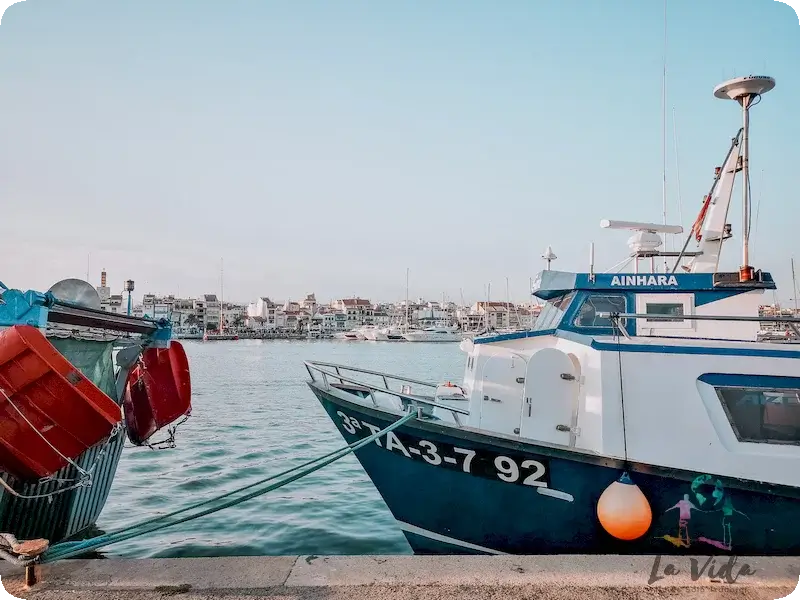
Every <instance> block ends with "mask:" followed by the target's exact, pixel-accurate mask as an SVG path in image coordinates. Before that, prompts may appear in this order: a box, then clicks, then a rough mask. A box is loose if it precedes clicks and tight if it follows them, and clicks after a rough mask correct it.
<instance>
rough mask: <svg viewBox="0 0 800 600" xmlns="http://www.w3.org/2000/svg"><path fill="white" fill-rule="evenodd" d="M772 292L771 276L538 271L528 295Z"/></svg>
mask: <svg viewBox="0 0 800 600" xmlns="http://www.w3.org/2000/svg"><path fill="white" fill-rule="evenodd" d="M754 289H768V290H774V289H776V285H775V281H774V280H773V279H772V275H771V274H769V273H765V272H763V271H756V272H755V277H754V278H753V280H752V281H746V282H742V281H739V273H674V274H673V273H594V274H590V273H569V272H566V271H541V272H540V273H539V274H538V275H537V276H536V277H535V278H534V280H533V286H532V289H531V292H532V294H533V295H534V296H535V297H537V298H540V299H542V300H550V299H552V298H557V297H559V296H563V295H564V294H567V293H569V292H573V291H593V292H598V291H607V292H620V291H628V292H641V293H654V292H655V293H658V292H683V293H686V292H709V291H722V290H725V291H727V292H730V291H741V292H746V291H750V290H754Z"/></svg>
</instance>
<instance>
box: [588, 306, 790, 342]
mask: <svg viewBox="0 0 800 600" xmlns="http://www.w3.org/2000/svg"><path fill="white" fill-rule="evenodd" d="M597 316H598V317H599V318H601V319H611V320H612V321H614V322H615V323H619V322H620V320H622V319H646V320H648V321H727V322H733V321H738V322H747V323H782V324H784V325H788V326H789V328H790V329H791V330H792V331H793V332H794V334H795V335H796V336H797V338H798V339H800V318H798V317H784V316H775V317H769V316H766V317H765V316H757V317H755V316H743V315H653V314H647V313H644V314H643V313H620V312H599V311H598V313H597ZM620 330H621V331H622V332H623V333H625V329H624V328H622V327H620ZM626 337H627V334H626Z"/></svg>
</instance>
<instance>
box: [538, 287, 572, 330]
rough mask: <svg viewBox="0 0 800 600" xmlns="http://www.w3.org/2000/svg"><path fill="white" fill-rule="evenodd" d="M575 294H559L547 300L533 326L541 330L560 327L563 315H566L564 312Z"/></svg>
mask: <svg viewBox="0 0 800 600" xmlns="http://www.w3.org/2000/svg"><path fill="white" fill-rule="evenodd" d="M574 296H575V293H574V292H570V293H569V294H566V295H565V296H559V297H558V298H553V299H551V300H548V301H547V302H545V304H544V308H543V309H542V312H541V313H539V316H538V317H537V319H536V322H535V323H534V324H533V328H534V329H535V330H538V331H541V330H543V329H555V328H556V327H558V324H559V323H561V317H563V316H564V312H565V311H566V310H567V308H569V305H570V302H572V298H573V297H574Z"/></svg>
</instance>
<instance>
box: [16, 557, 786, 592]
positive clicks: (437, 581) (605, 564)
mask: <svg viewBox="0 0 800 600" xmlns="http://www.w3.org/2000/svg"><path fill="white" fill-rule="evenodd" d="M704 567H705V568H704ZM36 575H37V578H38V582H37V583H36V585H35V586H34V587H32V588H30V589H26V588H25V587H24V578H23V573H22V571H21V570H20V569H19V568H14V567H11V566H10V565H7V564H4V565H2V566H0V577H2V584H3V586H4V587H5V588H6V590H7V591H8V592H10V593H11V594H12V595H14V596H16V597H18V598H26V599H27V598H32V599H33V598H35V599H39V600H51V599H52V600H56V599H58V600H61V599H69V600H84V599H86V600H94V599H100V598H113V599H115V600H150V599H156V598H159V599H163V598H168V597H174V596H178V597H179V598H180V600H200V599H209V598H217V597H224V598H226V599H228V600H234V599H235V598H238V597H241V598H248V599H252V598H253V597H261V598H274V599H281V600H289V599H292V600H295V599H297V600H302V599H316V600H323V599H324V600H340V599H341V600H362V599H363V600H372V599H376V600H387V599H391V598H404V599H405V598H410V599H420V600H428V599H430V600H461V599H464V600H466V599H467V598H469V599H470V600H477V599H480V598H487V599H492V600H515V599H517V598H520V599H522V598H526V599H527V598H541V599H548V600H549V599H553V600H556V599H558V600H582V599H584V598H586V599H591V600H604V599H611V598H614V599H623V598H632V599H639V598H642V599H644V598H647V599H648V600H649V599H655V598H683V599H689V600H694V599H705V598H714V599H722V598H735V599H759V600H760V599H769V600H775V599H777V598H783V597H786V596H788V595H790V594H791V593H792V592H793V591H794V589H795V588H796V587H797V586H798V578H799V577H800V557H794V558H766V557H737V558H735V559H729V558H728V557H714V558H709V557H702V556H701V557H666V556H664V557H655V556H649V557H648V556H436V557H428V556H275V557H241V558H176V559H152V560H151V559H137V560H123V559H107V560H68V561H62V562H59V563H55V564H52V565H45V566H40V567H37V568H36ZM798 593H800V590H799V591H798Z"/></svg>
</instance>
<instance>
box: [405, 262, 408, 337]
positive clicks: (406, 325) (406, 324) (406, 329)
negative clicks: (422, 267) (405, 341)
mask: <svg viewBox="0 0 800 600" xmlns="http://www.w3.org/2000/svg"><path fill="white" fill-rule="evenodd" d="M405 333H408V267H406V323H405Z"/></svg>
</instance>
